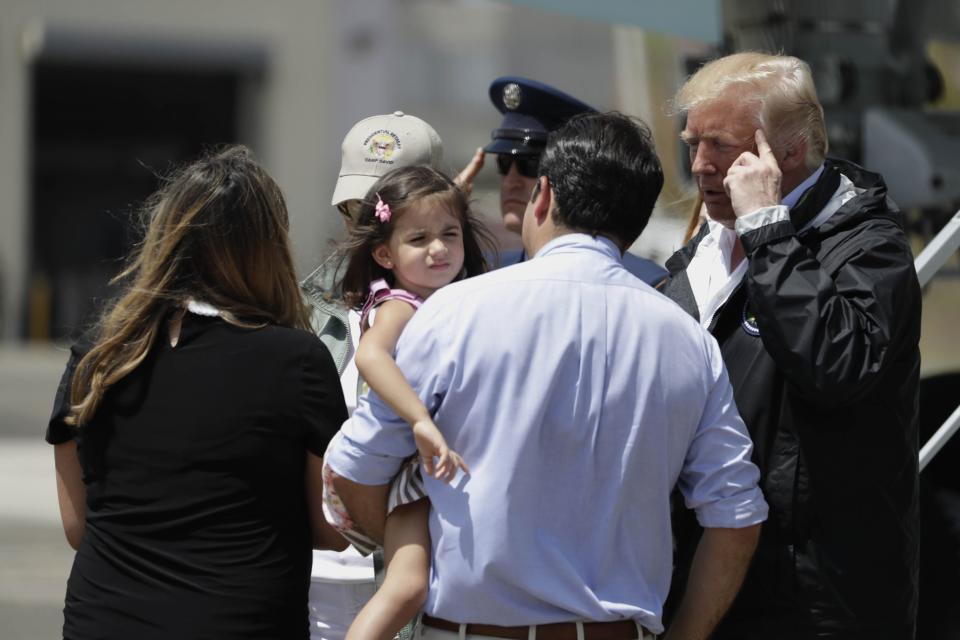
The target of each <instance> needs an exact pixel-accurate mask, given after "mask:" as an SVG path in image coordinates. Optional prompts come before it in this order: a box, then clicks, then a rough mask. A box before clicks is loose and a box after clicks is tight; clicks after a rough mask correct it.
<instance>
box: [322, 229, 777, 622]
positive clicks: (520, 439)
mask: <svg viewBox="0 0 960 640" xmlns="http://www.w3.org/2000/svg"><path fill="white" fill-rule="evenodd" d="M397 363H398V364H399V366H400V368H401V370H402V371H403V372H404V374H405V375H406V376H407V378H408V379H409V381H410V383H411V385H412V386H413V388H414V389H415V390H417V392H418V393H419V395H420V398H421V399H422V400H423V401H424V403H425V404H426V406H427V408H428V409H430V411H431V413H432V414H433V415H434V419H435V420H436V423H437V425H439V426H440V428H441V430H442V431H443V433H444V435H445V436H446V438H447V440H448V442H449V443H450V445H451V446H452V447H453V448H454V449H455V450H457V451H458V452H460V453H461V454H462V455H463V457H464V459H465V460H466V461H467V464H468V465H470V468H471V472H472V473H471V475H469V476H466V477H464V476H459V477H458V478H457V479H456V480H454V482H453V483H451V484H450V485H446V484H443V483H441V482H438V481H436V480H434V479H432V478H427V479H426V486H427V491H428V493H429V495H430V500H431V502H432V505H433V509H432V510H431V514H430V535H431V540H432V544H433V563H432V570H431V575H430V587H429V594H428V598H427V603H426V606H425V608H424V611H425V612H426V613H428V614H430V615H433V616H436V617H440V618H445V619H447V620H452V621H455V622H477V623H488V624H497V625H508V626H512V625H527V624H541V623H550V622H560V621H570V620H596V621H607V620H616V619H620V618H634V619H636V620H637V621H639V622H640V623H641V624H642V625H644V626H645V627H647V628H648V629H650V630H651V631H654V632H657V633H659V632H660V631H661V630H662V629H663V626H662V624H661V611H662V606H663V601H664V599H665V598H666V595H667V591H668V588H669V585H670V575H671V569H672V543H671V529H670V500H669V497H670V492H671V490H672V489H673V487H674V486H675V485H677V484H678V483H679V487H680V489H681V491H682V493H683V495H684V498H685V500H686V502H687V505H688V506H690V507H691V508H694V509H695V510H696V513H697V516H698V518H699V520H700V523H701V524H702V525H704V526H706V527H744V526H748V525H752V524H756V523H758V522H761V521H762V520H764V519H765V518H766V514H767V505H766V503H765V502H764V499H763V496H762V495H761V492H760V489H759V488H758V486H757V482H758V480H759V472H758V470H757V468H756V467H755V466H754V465H753V464H752V463H751V462H750V453H751V449H752V443H751V441H750V438H749V436H748V435H747V432H746V428H745V427H744V424H743V422H742V420H741V419H740V417H739V415H738V413H737V410H736V406H735V405H734V400H733V392H732V390H731V388H730V383H729V381H728V379H727V373H726V369H725V368H724V365H723V361H722V359H721V356H720V350H719V348H718V347H717V343H716V341H715V340H714V339H713V337H711V336H710V335H709V334H708V333H707V332H705V331H704V330H702V329H701V328H700V326H699V325H698V324H697V323H696V322H695V321H694V320H693V319H692V318H691V317H690V316H689V315H687V314H686V313H685V312H684V311H682V310H681V309H680V307H678V306H677V305H675V304H674V303H673V302H671V301H670V300H668V299H667V298H665V297H664V296H662V295H660V294H659V293H657V292H656V291H654V290H653V289H651V288H650V287H649V286H647V285H646V284H644V283H642V282H640V281H639V280H638V279H637V278H635V277H633V276H632V275H630V274H629V273H628V272H627V271H626V270H625V269H624V268H623V266H622V265H621V262H620V253H619V251H618V250H617V248H616V247H615V245H614V244H613V243H611V242H610V241H608V240H606V239H603V238H592V237H590V236H589V235H583V234H572V235H564V236H561V237H560V238H557V239H555V240H553V241H551V242H550V243H549V244H547V245H546V246H545V247H544V248H543V249H542V250H541V251H540V252H539V253H538V254H537V256H536V257H535V259H533V260H530V261H527V262H524V263H522V264H519V265H516V266H513V267H508V268H505V269H500V270H498V271H494V272H492V273H488V274H485V275H482V276H479V277H476V278H470V279H468V280H465V281H463V282H459V283H455V284H451V285H448V286H447V287H444V288H443V289H441V290H440V291H438V292H436V293H435V294H433V295H432V296H431V297H430V298H429V299H428V300H427V301H426V303H425V304H424V305H423V307H421V309H420V310H419V311H417V313H416V314H415V315H414V316H413V319H412V320H411V321H410V323H409V324H408V325H407V327H406V329H405V330H404V332H403V335H402V337H401V338H400V342H399V344H398V346H397ZM344 434H345V437H344V438H343V439H342V440H341V446H339V447H337V448H336V449H335V450H334V451H332V452H331V454H330V456H329V458H328V462H329V464H330V466H331V467H332V468H333V469H334V470H335V471H336V472H337V473H339V474H340V475H342V476H344V477H346V478H349V479H351V480H354V481H356V482H359V483H362V484H384V483H387V482H389V481H390V480H391V478H392V477H393V476H394V474H395V473H396V472H397V469H398V467H399V465H400V463H401V461H402V459H403V458H405V457H407V456H409V455H411V454H413V453H414V452H415V451H416V449H415V447H414V443H413V436H412V431H411V429H410V427H409V426H408V425H407V424H406V423H404V422H403V421H402V420H401V419H400V418H398V417H397V415H396V414H395V413H394V412H393V411H392V410H390V408H389V407H387V406H386V405H385V404H384V402H383V401H382V400H381V399H380V398H379V397H377V396H376V395H375V394H373V393H371V394H369V396H368V397H366V398H365V399H361V401H360V404H359V406H358V408H357V411H356V412H355V413H354V415H353V419H352V421H351V422H350V424H348V425H345V426H344Z"/></svg>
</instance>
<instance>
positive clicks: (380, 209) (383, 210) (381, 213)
mask: <svg viewBox="0 0 960 640" xmlns="http://www.w3.org/2000/svg"><path fill="white" fill-rule="evenodd" d="M375 214H376V216H377V218H379V219H380V222H390V216H391V215H393V212H392V211H390V205H388V204H387V203H386V202H384V201H383V199H381V198H380V194H379V193H378V194H377V207H376V209H375Z"/></svg>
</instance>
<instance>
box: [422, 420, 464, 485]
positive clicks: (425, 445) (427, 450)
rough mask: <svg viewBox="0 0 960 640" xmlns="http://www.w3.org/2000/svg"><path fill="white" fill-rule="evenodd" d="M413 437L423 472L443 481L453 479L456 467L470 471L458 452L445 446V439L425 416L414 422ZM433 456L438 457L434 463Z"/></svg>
mask: <svg viewBox="0 0 960 640" xmlns="http://www.w3.org/2000/svg"><path fill="white" fill-rule="evenodd" d="M413 439H414V441H416V443H417V450H418V451H419V452H420V460H422V461H423V470H424V472H425V473H428V474H430V475H432V476H433V477H434V478H436V479H437V480H443V481H444V482H450V481H451V480H453V478H454V476H456V475H457V469H462V470H463V472H464V473H470V469H469V468H468V467H467V463H466V462H464V461H463V458H461V457H460V454H459V453H457V452H456V451H454V450H452V449H451V448H450V447H448V446H447V441H446V440H445V439H444V437H443V434H442V433H440V429H438V428H437V425H435V424H434V423H433V420H430V419H429V418H427V419H424V420H417V421H416V422H414V423H413ZM434 458H437V459H438V460H437V463H436V465H434V463H433V459H434Z"/></svg>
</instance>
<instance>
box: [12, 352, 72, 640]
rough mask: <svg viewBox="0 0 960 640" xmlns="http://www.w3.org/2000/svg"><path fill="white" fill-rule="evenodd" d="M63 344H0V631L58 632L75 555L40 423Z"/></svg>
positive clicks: (20, 636) (28, 637) (33, 639)
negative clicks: (66, 532)
mask: <svg viewBox="0 0 960 640" xmlns="http://www.w3.org/2000/svg"><path fill="white" fill-rule="evenodd" d="M66 361H67V351H66V349H57V348H55V347H33V348H32V347H23V348H13V349H11V348H0V486H2V487H3V489H2V490H0V637H2V638H4V640H37V639H39V638H60V637H62V635H61V629H62V627H63V597H64V593H65V592H66V583H67V576H68V575H69V573H70V566H71V564H72V562H73V550H72V549H71V548H70V547H69V546H68V545H67V541H66V539H65V538H64V535H63V529H62V528H61V526H60V513H59V510H58V507H57V488H56V478H55V475H54V469H53V448H52V447H51V446H50V445H48V444H47V443H46V442H44V440H43V433H44V429H45V428H46V422H47V419H48V417H49V414H50V407H51V405H52V403H53V396H54V394H55V393H56V389H57V384H58V383H59V381H60V375H61V374H62V373H63V367H64V364H65V363H66Z"/></svg>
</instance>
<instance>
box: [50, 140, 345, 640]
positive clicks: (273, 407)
mask: <svg viewBox="0 0 960 640" xmlns="http://www.w3.org/2000/svg"><path fill="white" fill-rule="evenodd" d="M145 213H146V218H147V220H146V222H147V227H146V232H145V236H144V239H143V242H142V244H141V245H140V246H139V247H138V248H137V250H136V251H135V252H134V254H133V256H132V258H131V260H130V262H129V265H128V266H127V268H126V269H125V270H124V271H123V272H122V273H121V274H120V275H119V276H118V277H117V279H116V280H115V282H119V283H120V284H121V286H122V292H121V294H120V295H119V296H118V298H117V299H116V300H115V302H114V303H113V304H112V305H111V306H110V307H109V308H108V309H107V310H106V311H105V313H104V314H103V317H102V319H101V321H100V323H99V324H98V325H97V327H96V328H95V329H94V330H93V331H92V332H91V333H90V338H89V339H87V340H85V341H81V344H79V345H77V346H75V347H74V349H73V350H72V355H71V359H70V362H69V363H68V366H67V371H66V373H65V374H64V377H63V381H62V382H61V385H60V390H59V392H58V394H57V399H56V403H55V406H54V412H53V416H52V418H51V420H50V425H49V427H48V430H47V441H48V442H50V443H51V444H54V445H56V450H55V460H56V469H57V489H58V495H59V500H60V511H61V515H62V518H63V525H64V530H65V532H66V535H67V539H68V541H69V542H70V544H71V546H73V547H74V548H75V549H77V554H76V558H75V560H74V565H73V569H72V571H71V573H70V578H69V581H68V583H67V594H66V606H65V608H64V637H67V638H91V637H97V638H141V639H142V638H154V637H156V638H161V637H162V638H201V637H203V638H240V637H243V638H306V637H307V636H308V627H307V588H308V584H309V575H310V549H311V547H312V546H316V547H318V548H323V547H328V548H333V547H337V548H342V547H343V546H344V544H345V543H344V542H343V541H342V539H341V538H340V537H339V536H338V535H337V534H336V533H335V532H334V531H333V529H332V528H331V527H330V526H329V525H327V524H326V522H325V521H324V519H323V515H322V511H321V509H320V500H319V495H320V491H321V482H320V470H321V457H320V456H321V455H322V454H323V451H324V449H325V447H326V446H327V443H328V441H329V439H330V437H331V436H332V435H333V434H334V433H335V432H336V431H337V429H338V428H339V427H340V424H341V423H342V422H343V420H344V419H345V418H346V415H347V414H346V408H345V406H344V402H343V395H342V392H341V390H340V384H339V381H338V377H337V371H336V368H335V366H334V364H333V361H332V359H331V358H330V355H329V353H328V352H327V350H326V348H325V347H324V346H323V345H322V343H321V342H320V341H319V340H318V339H317V338H316V337H314V336H313V334H312V333H310V332H309V324H308V314H307V311H306V309H305V307H304V303H303V301H302V298H301V296H300V293H299V289H298V285H297V278H296V275H295V273H294V268H293V263H292V260H291V255H290V247H289V241H288V237H287V232H288V219H287V211H286V205H285V203H284V199H283V195H282V194H281V192H280V189H279V188H278V187H277V185H276V183H275V182H274V181H273V179H272V178H270V176H269V175H268V174H267V173H266V172H265V171H264V170H263V168H262V167H260V165H259V164H257V162H256V161H255V160H254V159H253V158H252V156H251V154H250V153H249V151H248V150H246V149H245V148H243V147H231V148H227V149H225V150H222V151H220V152H216V153H212V154H210V155H208V156H206V157H204V158H202V159H200V160H199V161H197V162H195V163H193V164H192V165H190V166H188V167H186V168H185V169H183V170H182V171H180V172H179V173H177V174H176V175H174V176H173V177H172V178H170V179H169V180H167V181H166V183H165V185H164V186H163V187H162V188H161V189H160V191H158V192H157V193H156V194H155V195H154V196H153V197H152V198H151V199H150V201H149V202H148V204H147V206H146V207H145ZM314 492H316V494H315V495H316V497H314Z"/></svg>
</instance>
